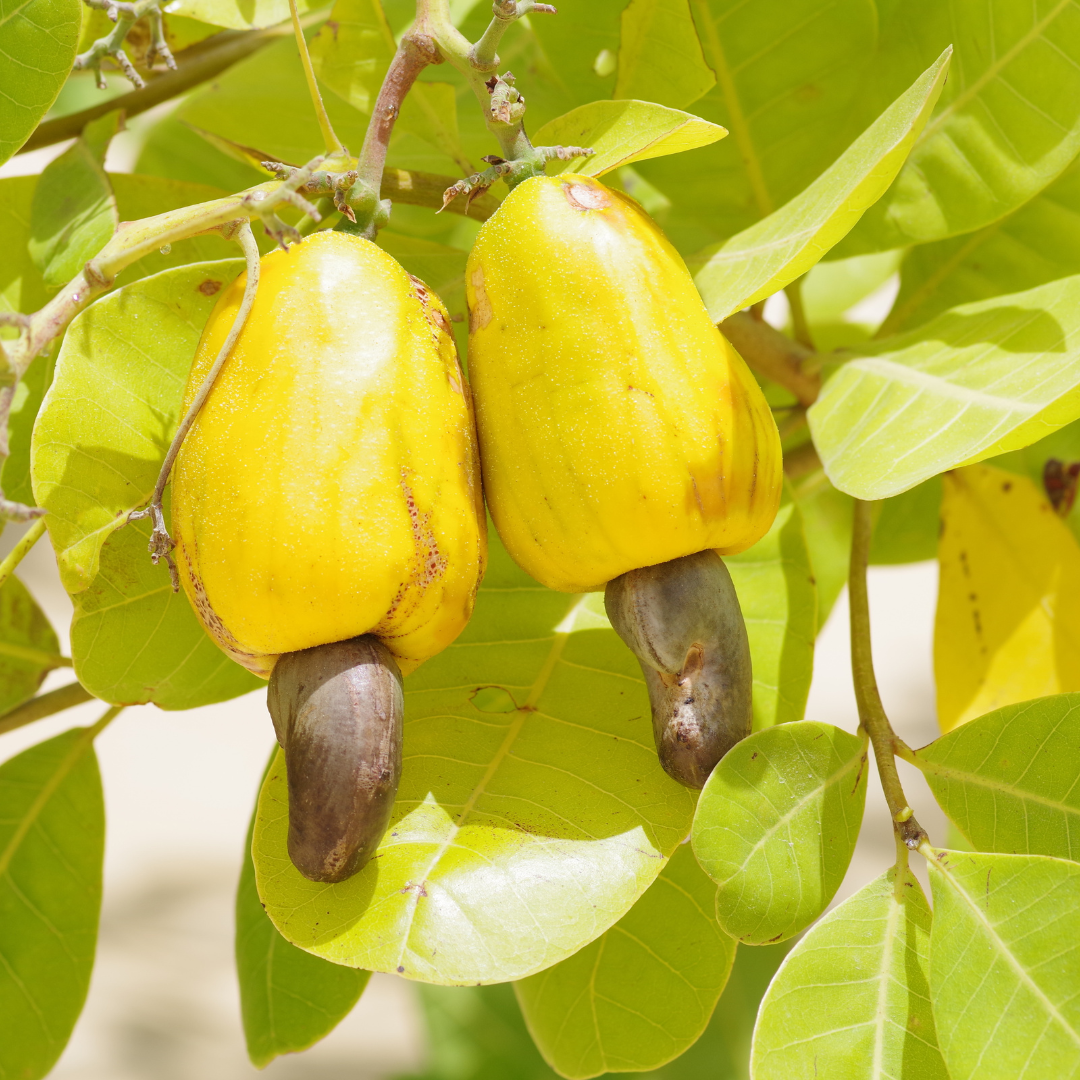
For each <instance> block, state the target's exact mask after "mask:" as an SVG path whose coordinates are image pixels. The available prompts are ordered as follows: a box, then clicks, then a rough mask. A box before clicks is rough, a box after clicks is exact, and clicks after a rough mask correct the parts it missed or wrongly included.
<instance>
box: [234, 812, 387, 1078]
mask: <svg viewBox="0 0 1080 1080" xmlns="http://www.w3.org/2000/svg"><path fill="white" fill-rule="evenodd" d="M254 829H255V818H254V815H252V819H251V825H250V826H249V827H248V835H247V840H246V842H245V844H244V861H243V863H242V864H241V869H240V883H239V885H238V886H237V888H236V974H237V979H238V981H239V983H240V1014H241V1017H242V1019H243V1023H244V1038H245V1039H246V1040H247V1051H248V1057H250V1058H251V1063H252V1064H253V1065H254V1066H255V1067H256V1068H259V1069H262V1068H264V1067H265V1066H266V1065H268V1064H269V1063H270V1062H271V1061H273V1059H274V1058H276V1057H278V1056H279V1055H281V1054H290V1053H295V1052H297V1051H299V1050H306V1049H307V1048H308V1047H309V1046H312V1045H313V1044H314V1043H317V1042H318V1041H319V1040H320V1039H322V1038H324V1037H325V1036H326V1035H328V1034H329V1033H330V1032H331V1031H333V1029H334V1028H335V1027H337V1025H338V1024H339V1023H340V1022H341V1020H342V1019H344V1017H345V1016H346V1015H348V1013H349V1011H350V1010H351V1009H352V1007H353V1006H354V1005H355V1004H356V1002H357V1001H358V1000H359V999H360V995H361V994H362V993H363V992H364V987H365V986H367V982H368V979H370V978H371V975H370V974H369V973H368V972H366V971H357V970H356V969H355V968H347V967H342V966H341V965H340V964H331V963H328V962H327V961H326V960H321V959H320V958H319V957H317V956H312V955H311V953H306V952H304V950H303V949H298V948H297V947H296V946H295V945H290V944H289V943H288V942H287V941H286V940H285V939H284V938H283V937H282V936H281V935H280V934H279V933H278V932H277V931H276V930H275V929H274V924H273V923H272V922H271V921H270V920H269V919H268V918H267V917H266V912H265V911H263V908H262V904H260V903H259V893H258V890H257V889H256V888H255V866H254V864H253V863H252V861H251V836H252V833H253V832H254Z"/></svg>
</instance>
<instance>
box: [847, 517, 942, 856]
mask: <svg viewBox="0 0 1080 1080" xmlns="http://www.w3.org/2000/svg"><path fill="white" fill-rule="evenodd" d="M872 513H873V506H872V505H871V504H870V503H868V502H864V501H863V500H862V499H856V500H855V512H854V522H853V528H852V534H851V572H850V575H849V577H848V598H849V600H850V604H851V676H852V682H853V683H854V686H855V701H856V703H857V704H858V707H859V726H860V727H861V728H862V729H863V731H865V732H866V734H867V735H868V736H869V737H870V742H871V743H872V744H873V747H874V758H875V760H876V761H877V768H878V775H879V776H880V777H881V787H882V789H883V790H884V792H885V801H886V802H887V803H888V804H889V813H890V815H891V816H892V820H893V830H894V832H895V833H896V836H897V839H898V841H899V842H901V843H903V844H904V845H905V846H906V847H908V848H911V849H915V848H917V847H918V846H919V845H920V844H921V843H923V841H925V840H926V833H925V832H924V831H923V828H922V826H921V825H920V824H919V823H918V821H916V820H915V816H914V814H913V813H912V811H911V806H910V805H909V804H908V801H907V796H906V795H905V794H904V789H903V786H902V785H901V783H900V774H899V773H898V772H897V770H896V758H895V754H896V751H897V747H898V745H900V740H899V739H898V738H897V736H896V732H894V731H893V729H892V724H890V723H889V718H888V716H886V715H885V708H884V706H883V705H882V703H881V694H880V693H879V692H878V685H877V677H876V676H875V675H874V657H873V652H872V649H871V643H870V598H869V593H868V591H867V587H866V568H867V564H868V563H869V561H870V540H871V537H872V535H873V517H872Z"/></svg>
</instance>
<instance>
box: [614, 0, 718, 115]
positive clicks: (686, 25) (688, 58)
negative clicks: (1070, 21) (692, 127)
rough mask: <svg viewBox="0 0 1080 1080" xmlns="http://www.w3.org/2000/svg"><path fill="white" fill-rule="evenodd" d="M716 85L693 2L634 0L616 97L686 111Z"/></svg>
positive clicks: (627, 15) (626, 18)
mask: <svg viewBox="0 0 1080 1080" xmlns="http://www.w3.org/2000/svg"><path fill="white" fill-rule="evenodd" d="M715 85H716V75H715V74H714V73H713V70H712V68H710V67H709V66H708V64H706V63H705V57H704V56H703V55H702V52H701V42H700V41H699V40H698V36H697V30H696V29H695V27H694V19H693V16H692V15H691V14H690V3H689V0H632V2H631V3H630V4H629V5H628V6H627V7H626V10H625V11H623V13H622V34H621V37H620V41H619V59H618V67H617V68H616V72H615V92H614V93H613V95H612V96H613V97H615V98H624V99H625V98H637V99H639V100H641V101H655V102H658V103H659V104H661V105H670V106H671V107H672V108H674V109H685V108H686V107H687V106H688V105H692V104H693V103H694V102H695V101H697V99H698V98H699V97H701V96H702V95H703V94H706V93H708V92H709V90H711V89H712V88H713V87H714V86H715Z"/></svg>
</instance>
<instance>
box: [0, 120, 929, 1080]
mask: <svg viewBox="0 0 1080 1080" xmlns="http://www.w3.org/2000/svg"><path fill="white" fill-rule="evenodd" d="M158 111H159V110H156V109H155V110H152V111H151V112H149V113H147V114H144V116H142V117H138V118H136V120H134V121H133V122H132V124H131V128H130V130H129V131H127V132H124V133H122V134H121V135H119V136H118V137H117V138H116V139H115V140H114V142H113V144H112V146H111V147H110V150H109V157H108V160H107V163H106V167H107V169H108V170H109V171H110V172H127V171H131V170H132V168H133V166H134V163H135V161H136V159H137V157H138V153H139V150H140V147H141V144H142V132H144V131H145V130H146V128H147V127H148V126H150V125H151V124H152V123H153V122H154V121H155V120H157V119H158V118H159V117H158V115H157V114H158ZM66 145H67V144H60V145H57V146H54V147H49V148H47V149H46V150H42V151H36V152H33V153H30V154H25V155H22V156H21V157H16V158H14V159H12V160H11V161H9V162H8V163H7V164H6V165H5V166H4V167H3V168H0V176H4V175H13V174H17V173H35V172H39V171H40V170H41V169H42V167H43V166H44V164H45V163H46V162H47V161H48V160H50V159H51V158H52V157H54V156H56V155H57V154H58V153H60V152H61V151H63V149H65V147H66ZM895 289H896V282H895V279H890V280H889V281H887V282H886V283H885V284H884V285H883V286H882V287H881V288H880V289H878V290H877V291H875V293H874V294H873V295H872V296H870V297H869V298H867V300H864V301H862V302H861V303H860V304H859V305H858V306H857V307H856V308H853V309H851V310H850V311H849V312H847V313H846V316H845V318H846V321H848V322H849V323H850V324H860V325H863V326H865V325H867V324H871V325H872V324H874V323H876V322H877V321H880V319H881V318H883V317H884V314H885V312H887V311H888V308H889V306H890V305H891V303H892V298H893V295H894V294H895ZM766 317H767V318H768V320H769V321H770V322H772V323H774V325H778V326H783V325H784V324H785V323H786V321H787V311H786V306H785V301H784V298H783V296H782V295H781V296H779V297H774V298H773V300H771V301H770V302H769V305H768V306H767V308H766ZM21 532H22V529H21V527H18V526H9V527H8V529H7V531H6V532H5V533H4V534H3V536H2V537H0V554H2V553H6V552H7V551H9V550H10V549H11V547H12V546H14V544H15V543H16V541H17V540H18V538H19V536H20V535H21ZM19 576H20V577H21V578H22V579H23V581H24V583H25V584H26V585H27V586H28V587H29V588H30V590H31V591H32V592H33V594H34V596H35V597H36V598H37V599H38V602H39V603H40V604H41V605H42V607H43V608H44V610H45V611H46V613H47V614H48V616H49V618H50V620H51V621H52V623H53V626H54V627H55V628H56V630H57V632H58V634H59V635H60V638H61V641H62V643H63V647H64V648H65V650H66V649H67V641H66V637H67V627H68V625H69V623H70V619H71V605H70V603H69V601H68V599H67V596H66V594H65V593H64V591H63V589H62V587H61V585H60V582H59V578H58V576H57V573H56V566H55V562H54V561H53V557H52V553H51V550H50V549H49V547H48V545H47V544H44V543H43V544H41V545H39V546H38V547H37V548H35V549H34V550H33V551H32V552H31V554H30V555H29V556H28V557H27V559H26V560H25V561H24V562H23V563H22V566H21V567H20V570H19ZM936 595H937V564H936V563H934V562H927V563H916V564H910V565H906V566H896V567H875V568H872V569H871V571H870V600H871V610H872V620H873V639H874V655H875V660H876V663H877V670H878V678H879V682H880V684H881V692H882V697H883V699H884V702H885V707H886V709H887V710H888V712H889V715H890V717H891V718H892V720H893V723H894V726H895V727H896V729H897V731H898V733H899V735H900V736H901V737H902V738H904V739H905V740H906V741H907V742H908V743H909V744H910V745H912V746H922V745H924V744H925V743H927V742H930V741H931V740H932V739H934V738H935V737H936V736H937V734H938V731H937V724H936V720H935V714H934V685H933V671H932V658H931V642H932V632H933V620H934V606H935V602H936ZM70 678H71V676H70V673H65V672H54V673H53V674H52V675H50V677H49V680H48V681H47V682H46V683H45V686H44V689H52V688H53V687H54V686H58V685H61V684H62V683H63V682H65V681H67V680H69V679H70ZM264 698H265V695H264V694H262V693H255V694H250V695H248V696H247V697H244V698H240V699H237V700H235V701H231V702H226V703H224V704H220V705H213V706H209V707H206V708H201V709H194V710H191V711H189V712H183V713H168V712H163V711H161V710H159V709H157V708H155V707H152V706H146V707H140V708H130V709H127V710H126V711H125V712H124V713H122V714H121V716H120V717H119V718H118V719H117V720H116V721H115V722H114V723H113V724H112V725H111V726H110V727H109V729H108V730H107V731H105V732H104V734H103V735H102V736H101V737H100V738H99V739H98V740H97V749H98V755H99V759H100V763H101V771H102V776H103V782H104V788H105V801H106V810H107V815H108V835H107V840H106V855H105V897H104V905H103V909H102V920H101V934H100V939H99V944H98V956H97V964H96V967H95V970H94V976H93V982H92V984H91V988H90V996H89V999H88V1001H87V1005H86V1009H85V1011H84V1012H83V1014H82V1017H81V1019H80V1020H79V1023H78V1026H77V1027H76V1029H75V1034H74V1037H73V1038H72V1040H71V1043H70V1044H69V1046H68V1048H67V1050H66V1052H65V1053H64V1055H63V1057H62V1058H61V1060H60V1062H59V1064H58V1065H57V1067H56V1069H55V1070H54V1072H53V1073H52V1076H53V1077H55V1080H194V1078H198V1080H241V1078H245V1077H254V1076H256V1075H258V1071H257V1070H256V1069H255V1068H254V1067H253V1066H252V1065H251V1064H250V1063H249V1062H248V1059H247V1055H246V1052H245V1049H244V1039H243V1032H242V1030H241V1025H240V1008H239V996H238V991H237V985H236V977H235V974H234V970H233V902H234V892H235V888H236V881H237V876H238V873H239V867H240V859H241V852H242V848H243V843H244V837H245V833H246V830H247V825H248V819H249V817H250V814H251V810H252V806H253V805H254V800H255V795H256V791H257V788H258V784H259V779H260V777H261V774H262V770H263V768H264V766H265V764H266V760H267V757H268V756H269V753H270V750H271V747H272V745H273V732H272V728H271V724H270V718H269V716H268V714H267V712H266V705H265V700H264ZM102 709H103V707H102V706H101V705H100V704H93V705H85V706H81V707H80V708H79V709H77V710H73V711H70V712H67V713H65V714H63V715H62V716H60V717H56V718H51V719H49V720H45V721H41V722H39V723H36V724H33V725H31V726H29V727H27V728H23V729H20V730H18V731H15V732H12V733H10V734H8V735H5V736H4V737H3V738H2V739H0V761H2V760H6V759H7V758H9V757H11V756H13V755H15V754H17V753H19V752H20V751H21V750H23V749H25V748H26V747H27V746H29V745H31V744H33V743H36V742H40V741H42V740H43V739H45V738H48V737H50V736H52V735H54V734H57V733H58V732H60V731H63V730H66V729H67V728H69V727H71V726H73V725H74V724H76V723H80V724H84V723H89V722H92V720H94V719H96V717H97V715H98V713H100V712H101V711H102ZM806 718H807V719H809V720H821V721H825V722H827V723H831V724H836V725H838V726H839V727H842V728H845V729H847V730H849V731H854V730H855V729H856V727H857V725H858V718H857V713H856V708H855V699H854V695H853V692H852V689H851V669H850V662H849V658H848V619H847V602H846V593H845V594H844V595H842V596H841V598H840V600H839V601H838V602H837V604H836V607H835V608H834V610H833V613H832V615H831V616H830V618H829V621H828V622H827V624H826V626H825V628H824V630H823V631H822V633H821V636H820V637H819V639H818V646H817V657H816V666H815V673H814V682H813V686H812V688H811V691H810V700H809V705H808V708H807V712H806ZM899 765H900V769H901V771H902V775H903V779H904V783H905V789H906V790H907V792H908V794H909V795H910V796H911V798H912V802H913V804H914V808H915V811H916V814H917V816H918V817H919V820H920V821H921V822H922V824H923V825H924V826H925V827H926V828H927V829H928V830H929V832H930V834H931V837H932V839H933V840H935V841H936V842H939V843H944V842H945V841H946V832H945V822H944V818H943V816H942V815H941V813H940V811H938V809H937V806H936V804H935V803H934V802H933V800H932V798H931V797H930V795H929V792H928V790H927V789H926V786H925V783H924V782H923V780H922V778H921V776H920V775H919V774H918V773H916V772H915V770H913V769H911V768H909V767H908V766H906V765H905V764H904V763H903V762H900V763H899ZM894 850H895V849H894V846H893V840H892V830H891V827H890V823H889V818H888V812H887V810H886V808H885V803H884V800H883V798H882V796H881V794H880V785H879V784H878V783H877V776H876V773H873V774H872V777H871V782H870V788H869V792H868V796H867V807H866V819H865V823H864V827H863V832H862V836H861V838H860V841H859V845H858V847H857V849H856V852H855V857H854V859H853V861H852V865H851V869H850V871H849V873H848V876H847V878H846V880H845V882H844V885H843V886H842V888H841V889H840V892H839V894H838V895H837V898H836V902H839V901H840V900H843V899H844V898H845V897H847V896H849V895H850V894H851V893H853V892H855V891H856V890H857V889H858V888H860V887H861V886H862V885H864V884H865V883H866V882H868V881H869V880H870V879H871V878H873V877H875V876H877V875H878V874H880V873H881V872H882V871H883V870H885V869H886V868H888V867H889V866H891V865H892V862H893V860H894ZM913 867H914V868H915V869H916V872H920V873H921V870H922V867H921V861H920V860H915V861H914V862H913ZM924 884H925V882H924ZM785 949H786V947H785V946H776V947H772V948H766V949H750V948H747V947H743V949H742V950H741V952H740V956H739V959H738V960H737V962H736V968H735V972H734V974H733V977H732V981H731V983H730V984H729V989H728V991H727V992H726V993H725V995H724V997H723V998H721V1001H720V1004H719V1006H718V1008H717V1012H716V1015H715V1017H714V1020H713V1023H712V1024H711V1025H710V1028H709V1029H708V1031H707V1032H706V1034H705V1036H704V1037H703V1038H702V1040H701V1041H700V1042H699V1043H698V1044H696V1045H695V1046H694V1047H693V1048H691V1050H690V1051H688V1052H687V1054H685V1055H684V1056H683V1057H682V1058H680V1059H678V1060H677V1061H676V1062H674V1063H672V1064H671V1065H668V1066H665V1067H664V1068H663V1069H660V1070H658V1071H657V1072H656V1073H650V1074H636V1075H649V1076H657V1077H663V1078H669V1080H698V1078H701V1080H706V1078H707V1080H745V1077H746V1076H747V1075H748V1074H747V1071H746V1060H747V1055H748V1050H749V1036H750V1032H751V1030H752V1026H753V1014H754V1010H755V1009H756V1001H757V998H758V997H760V995H761V993H762V992H763V991H764V989H765V987H766V986H767V984H768V980H769V978H770V977H771V973H772V971H773V970H774V969H775V967H776V965H777V964H778V963H779V961H780V959H782V956H783V953H784V951H785ZM264 1075H266V1076H267V1077H269V1078H271V1080H383V1078H385V1080H391V1078H393V1080H401V1078H406V1077H408V1078H410V1080H419V1078H421V1077H422V1078H424V1080H496V1078H499V1080H517V1078H521V1080H541V1078H551V1077H553V1076H554V1074H553V1073H551V1072H550V1070H548V1069H547V1067H546V1066H545V1065H544V1064H543V1062H542V1061H541V1059H540V1057H539V1055H538V1054H537V1052H536V1051H535V1049H533V1048H532V1045H531V1043H530V1042H529V1040H528V1038H527V1036H526V1035H525V1032H524V1027H523V1024H522V1022H521V1019H520V1014H519V1013H518V1011H517V1007H516V1004H515V1002H514V997H513V992H512V990H511V988H510V987H508V986H506V987H495V988H484V989H482V990H480V989H473V988H466V989H445V988H437V987H436V988H429V987H419V986H417V985H416V984H412V983H409V982H407V981H405V980H402V979H400V978H397V977H395V976H389V975H375V976H374V977H373V978H372V979H371V982H370V983H369V985H368V987H367V990H366V991H365V992H364V994H363V996H362V997H361V999H360V1002H359V1004H358V1005H357V1006H356V1008H355V1009H354V1010H353V1012H352V1013H351V1014H350V1015H349V1016H348V1017H346V1019H345V1020H344V1021H343V1022H342V1023H341V1024H340V1025H339V1026H338V1028H337V1029H336V1030H335V1031H334V1032H332V1033H331V1034H330V1035H329V1036H328V1037H327V1038H326V1039H325V1040H323V1042H321V1043H320V1044H318V1045H317V1046H315V1047H314V1048H312V1049H311V1050H309V1051H307V1052H306V1053H304V1054H302V1055H290V1056H287V1057H284V1058H279V1059H278V1060H276V1061H274V1062H273V1063H272V1064H271V1065H270V1066H268V1067H267V1069H265V1070H264Z"/></svg>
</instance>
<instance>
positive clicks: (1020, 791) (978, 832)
mask: <svg viewBox="0 0 1080 1080" xmlns="http://www.w3.org/2000/svg"><path fill="white" fill-rule="evenodd" d="M915 764H917V765H918V766H919V768H920V769H921V770H922V772H923V775H924V776H925V777H926V780H927V783H928V784H929V785H930V790H931V791H932V792H933V793H934V798H935V799H937V801H938V802H939V803H940V804H941V808H942V810H944V811H945V813H946V814H948V815H949V817H950V818H951V819H952V820H953V821H954V822H955V823H956V825H957V826H958V827H959V829H960V831H961V832H962V833H963V834H964V836H965V837H967V839H968V840H970V841H971V843H972V844H974V845H975V847H976V848H978V850H980V851H999V852H1002V853H1004V854H1017V855H1054V856H1057V857H1058V858H1062V859H1072V860H1073V861H1074V862H1080V784H1078V783H1077V779H1078V778H1080V694H1058V695H1056V696H1054V697H1047V698H1041V699H1039V700H1037V701H1025V702H1022V703H1020V704H1017V705H1008V706H1006V707H1005V708H1004V709H998V710H996V711H995V712H992V713H988V714H987V715H986V716H980V717H979V718H978V719H977V720H971V721H969V722H968V723H966V724H964V725H963V727H960V728H957V729H956V730H955V731H952V732H950V733H949V734H948V735H943V736H942V737H941V738H940V739H937V740H936V741H934V742H932V743H931V744H930V745H929V746H924V747H923V748H922V749H921V750H917V751H916V752H915Z"/></svg>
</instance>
